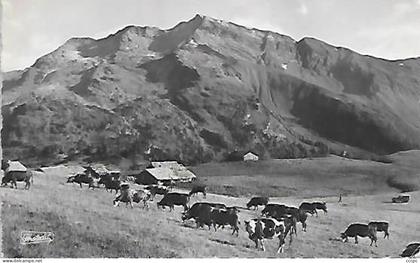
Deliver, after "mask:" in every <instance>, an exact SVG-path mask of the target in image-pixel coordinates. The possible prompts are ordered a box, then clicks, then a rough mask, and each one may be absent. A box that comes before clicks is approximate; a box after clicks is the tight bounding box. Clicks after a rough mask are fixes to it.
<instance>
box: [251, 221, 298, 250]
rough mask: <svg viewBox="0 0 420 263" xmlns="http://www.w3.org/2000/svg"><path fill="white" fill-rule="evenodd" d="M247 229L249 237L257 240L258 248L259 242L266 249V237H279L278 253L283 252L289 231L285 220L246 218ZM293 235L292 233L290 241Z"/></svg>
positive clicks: (256, 245)
mask: <svg viewBox="0 0 420 263" xmlns="http://www.w3.org/2000/svg"><path fill="white" fill-rule="evenodd" d="M244 222H245V230H246V232H248V237H249V239H251V240H252V241H254V242H255V247H256V248H257V249H258V243H261V248H262V250H263V251H265V247H264V241H263V240H264V239H273V238H274V237H278V239H279V247H278V249H277V253H280V252H283V248H284V244H285V239H286V236H287V234H288V232H289V229H290V228H289V227H286V225H285V223H284V221H278V220H276V219H274V218H257V219H251V220H245V221H244ZM291 238H292V236H291V235H290V243H291V242H292V240H291Z"/></svg>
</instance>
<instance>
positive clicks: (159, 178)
mask: <svg viewBox="0 0 420 263" xmlns="http://www.w3.org/2000/svg"><path fill="white" fill-rule="evenodd" d="M172 177H173V172H172V170H171V169H169V168H165V167H158V168H147V169H144V170H143V171H142V172H141V173H140V174H139V175H138V176H137V180H136V181H137V182H140V183H142V184H158V182H165V181H166V182H168V181H171V180H172Z"/></svg>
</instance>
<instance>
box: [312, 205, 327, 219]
mask: <svg viewBox="0 0 420 263" xmlns="http://www.w3.org/2000/svg"><path fill="white" fill-rule="evenodd" d="M312 204H313V205H314V207H315V213H316V215H317V216H318V213H317V212H316V210H322V211H324V214H327V213H328V210H327V204H326V203H325V202H313V203H312Z"/></svg>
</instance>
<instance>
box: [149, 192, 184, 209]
mask: <svg viewBox="0 0 420 263" xmlns="http://www.w3.org/2000/svg"><path fill="white" fill-rule="evenodd" d="M189 201H190V196H189V195H188V194H181V193H168V194H166V195H165V196H164V197H163V198H162V200H160V201H159V202H158V203H157V207H158V208H159V207H162V208H163V209H165V207H166V206H169V211H172V210H173V209H174V206H175V205H180V206H183V207H184V211H186V210H187V209H188V206H187V204H188V202H189Z"/></svg>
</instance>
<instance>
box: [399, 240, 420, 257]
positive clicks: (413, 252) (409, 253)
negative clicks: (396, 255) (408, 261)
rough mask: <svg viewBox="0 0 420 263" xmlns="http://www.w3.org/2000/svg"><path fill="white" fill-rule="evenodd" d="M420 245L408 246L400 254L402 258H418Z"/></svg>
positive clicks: (412, 244)
mask: <svg viewBox="0 0 420 263" xmlns="http://www.w3.org/2000/svg"><path fill="white" fill-rule="evenodd" d="M419 252H420V243H411V244H408V245H407V247H406V248H405V249H404V251H403V252H402V253H401V254H400V257H410V258H411V257H413V258H414V257H418V256H419V255H420V253H419Z"/></svg>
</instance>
